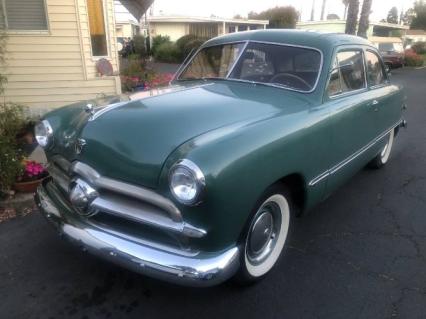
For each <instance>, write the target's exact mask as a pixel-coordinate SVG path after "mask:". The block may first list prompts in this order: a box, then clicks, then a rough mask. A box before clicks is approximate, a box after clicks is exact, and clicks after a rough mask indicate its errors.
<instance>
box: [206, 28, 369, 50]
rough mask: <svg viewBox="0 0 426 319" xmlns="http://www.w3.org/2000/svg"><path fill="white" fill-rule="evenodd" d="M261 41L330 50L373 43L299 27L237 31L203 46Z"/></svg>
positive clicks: (345, 35) (340, 34) (341, 34)
mask: <svg viewBox="0 0 426 319" xmlns="http://www.w3.org/2000/svg"><path fill="white" fill-rule="evenodd" d="M239 41H259V42H273V43H279V44H290V45H300V46H307V47H313V48H316V49H319V50H321V51H329V50H330V49H332V48H334V47H336V46H339V45H368V46H372V44H371V43H370V42H369V41H368V40H366V39H364V38H361V37H357V36H353V35H348V34H344V33H325V32H318V31H309V30H298V29H268V30H254V31H244V32H235V33H230V34H226V35H223V36H219V37H216V38H213V39H211V40H209V41H207V42H206V43H205V44H204V45H203V46H211V45H219V44H223V43H229V42H239Z"/></svg>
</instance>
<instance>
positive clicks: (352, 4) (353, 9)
mask: <svg viewBox="0 0 426 319" xmlns="http://www.w3.org/2000/svg"><path fill="white" fill-rule="evenodd" d="M358 11H359V0H350V1H349V7H348V17H347V18H346V28H345V33H347V34H356V25H357V22H358Z"/></svg>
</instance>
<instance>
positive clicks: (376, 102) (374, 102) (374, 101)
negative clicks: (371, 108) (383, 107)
mask: <svg viewBox="0 0 426 319" xmlns="http://www.w3.org/2000/svg"><path fill="white" fill-rule="evenodd" d="M377 104H379V101H377V100H373V102H371V105H377Z"/></svg>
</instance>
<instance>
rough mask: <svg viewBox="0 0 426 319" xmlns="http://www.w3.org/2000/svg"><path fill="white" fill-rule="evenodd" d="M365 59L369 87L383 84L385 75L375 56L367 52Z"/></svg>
mask: <svg viewBox="0 0 426 319" xmlns="http://www.w3.org/2000/svg"><path fill="white" fill-rule="evenodd" d="M365 59H366V61H367V78H368V83H369V85H370V86H376V85H380V84H383V83H385V80H386V78H385V73H384V70H383V66H382V63H381V62H380V59H379V57H378V56H377V54H376V53H374V52H371V51H367V52H366V55H365Z"/></svg>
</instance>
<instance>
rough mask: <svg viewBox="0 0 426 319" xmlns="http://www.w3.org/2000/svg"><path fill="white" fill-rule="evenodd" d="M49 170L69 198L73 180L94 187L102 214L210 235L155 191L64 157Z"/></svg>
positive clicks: (53, 161) (177, 231) (191, 234)
mask: <svg viewBox="0 0 426 319" xmlns="http://www.w3.org/2000/svg"><path fill="white" fill-rule="evenodd" d="M48 171H49V173H50V175H51V177H52V179H53V181H54V183H55V184H56V185H57V186H58V187H59V188H60V189H61V191H62V192H63V193H64V196H65V197H68V193H69V185H70V183H71V181H72V180H73V179H75V178H77V177H78V178H80V179H82V180H84V181H85V182H87V183H89V184H90V185H91V186H92V187H94V188H95V189H96V190H97V192H98V193H99V195H98V197H97V198H96V199H94V200H93V202H92V203H91V204H90V208H91V209H95V210H96V211H98V214H108V215H113V216H115V217H118V218H122V219H124V220H129V221H132V222H134V223H140V224H143V225H147V226H150V227H153V228H157V229H161V230H164V231H167V232H172V233H175V234H179V235H183V236H186V237H192V238H201V237H203V236H205V235H206V231H204V230H203V229H200V228H197V227H194V226H192V225H190V224H188V223H186V222H185V221H184V220H183V218H182V214H181V212H180V211H179V209H178V208H177V207H176V206H175V205H174V204H173V202H171V201H170V200H169V199H167V198H165V197H163V196H161V195H159V194H157V193H155V192H153V191H152V190H149V189H146V188H143V187H139V186H135V185H131V184H127V183H124V182H121V181H117V180H113V179H110V178H108V177H105V176H102V175H100V174H99V173H98V172H97V171H96V170H95V169H93V168H92V167H90V166H88V165H86V164H84V163H81V162H73V163H70V162H68V161H67V160H65V159H64V158H63V157H60V156H54V157H52V158H51V161H50V164H49V167H48Z"/></svg>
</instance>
